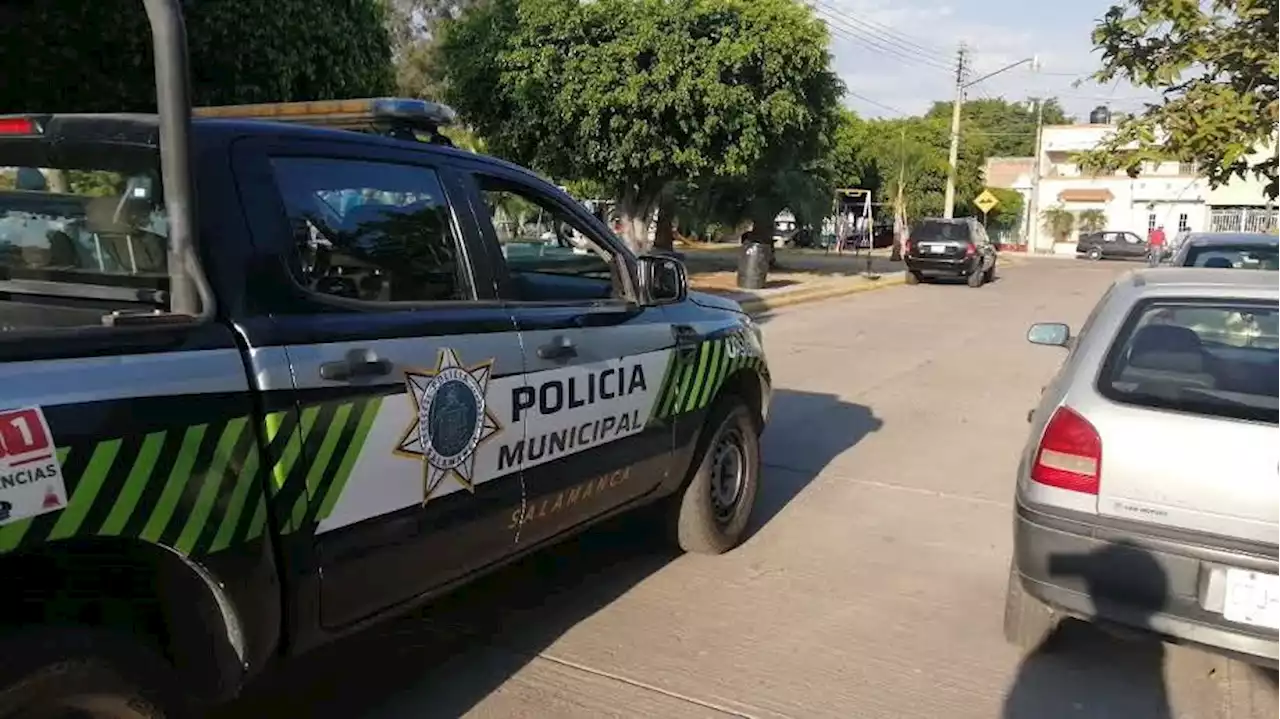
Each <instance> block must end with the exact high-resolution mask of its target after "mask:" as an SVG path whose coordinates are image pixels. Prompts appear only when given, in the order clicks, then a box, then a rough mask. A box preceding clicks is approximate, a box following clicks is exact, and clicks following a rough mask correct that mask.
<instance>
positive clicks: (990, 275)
mask: <svg viewBox="0 0 1280 719" xmlns="http://www.w3.org/2000/svg"><path fill="white" fill-rule="evenodd" d="M995 279H996V263H994V262H992V263H991V267H988V268H987V271H986V272H984V273H982V281H983V282H994V281H995Z"/></svg>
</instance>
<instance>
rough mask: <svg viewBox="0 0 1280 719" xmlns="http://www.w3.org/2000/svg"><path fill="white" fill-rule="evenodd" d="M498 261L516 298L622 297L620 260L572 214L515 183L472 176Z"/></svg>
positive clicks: (580, 298) (546, 300)
mask: <svg viewBox="0 0 1280 719" xmlns="http://www.w3.org/2000/svg"><path fill="white" fill-rule="evenodd" d="M476 179H477V180H478V182H479V185H480V193H481V198H482V200H483V202H484V204H485V208H486V209H487V210H488V214H489V219H490V221H491V222H492V225H493V231H494V234H495V235H496V237H497V240H498V243H499V245H501V250H502V257H503V261H504V262H505V263H506V266H507V270H508V271H509V272H510V273H511V276H512V278H513V280H514V281H515V285H516V288H517V291H518V293H519V299H521V300H526V301H535V302H557V301H585V300H609V299H611V298H617V297H621V296H622V293H623V288H622V284H621V280H620V272H621V269H620V267H619V258H618V257H616V256H615V255H614V252H613V251H612V250H611V249H610V248H609V247H608V246H607V245H605V244H602V243H601V242H600V241H597V240H595V239H592V235H591V231H590V230H589V229H587V228H586V227H585V226H584V225H583V224H582V223H580V222H579V221H578V219H577V218H576V217H574V216H573V215H571V214H570V213H567V212H565V211H563V210H562V209H561V208H559V207H558V206H557V205H556V204H555V203H554V202H551V201H548V200H546V199H545V198H542V197H539V196H538V194H537V193H535V192H532V191H530V190H529V189H528V188H525V187H523V186H521V185H519V184H515V183H509V182H506V181H504V180H500V179H498V178H493V177H488V176H484V175H477V176H476Z"/></svg>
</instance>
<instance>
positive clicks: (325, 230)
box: [271, 157, 474, 302]
mask: <svg viewBox="0 0 1280 719" xmlns="http://www.w3.org/2000/svg"><path fill="white" fill-rule="evenodd" d="M271 165H272V168H273V171H274V173H275V177H276V182H277V185H278V186H279V188H280V192H281V196H282V197H283V199H284V202H285V207H286V210H287V212H288V214H289V221H290V225H291V226H292V228H293V232H294V247H296V248H297V256H296V257H295V262H294V263H293V267H294V274H295V277H296V278H297V279H298V281H299V283H300V284H302V285H303V286H304V287H306V288H307V289H310V290H312V291H314V292H317V293H319V294H322V295H330V296H335V297H343V298H346V299H352V300H360V301H364V302H442V301H449V300H467V299H471V298H472V297H474V294H473V293H472V291H471V283H470V280H469V275H468V273H467V271H466V263H465V262H464V261H463V259H462V255H461V253H460V252H459V249H458V232H457V231H456V229H455V225H454V223H453V218H452V216H451V214H450V212H449V206H448V203H447V202H446V200H445V196H444V190H443V189H442V188H441V185H440V180H439V177H438V176H437V175H436V173H435V172H434V171H433V170H430V169H428V168H425V167H418V166H415V165H401V164H396V163H387V162H366V161H358V160H343V159H328V158H306V157H277V158H274V159H273V160H272V161H271Z"/></svg>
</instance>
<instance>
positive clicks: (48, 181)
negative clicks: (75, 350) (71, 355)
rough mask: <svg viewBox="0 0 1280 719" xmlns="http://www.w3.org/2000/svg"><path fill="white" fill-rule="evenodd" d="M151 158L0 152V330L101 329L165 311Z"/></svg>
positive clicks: (30, 148)
mask: <svg viewBox="0 0 1280 719" xmlns="http://www.w3.org/2000/svg"><path fill="white" fill-rule="evenodd" d="M157 161H158V156H157V155H156V154H155V153H154V152H152V151H146V150H140V149H136V148H125V147H120V148H116V147H111V148H95V149H90V148H84V149H83V151H80V150H76V149H73V148H68V147H66V146H63V147H60V148H58V149H57V150H56V151H55V150H54V149H53V148H52V147H51V146H50V145H49V144H47V143H43V142H37V141H31V142H24V141H17V142H6V143H4V144H3V145H0V290H2V291H3V292H4V295H3V296H4V297H5V299H4V300H3V301H0V327H2V328H3V329H4V330H7V331H14V330H32V329H53V328H68V327H76V326H101V325H102V319H103V316H104V315H106V314H109V313H111V312H114V311H151V310H161V311H165V310H167V309H168V302H167V290H168V288H169V275H168V272H167V268H168V251H169V247H168V215H167V213H166V211H165V205H164V199H163V197H162V196H161V184H160V176H159V168H158V165H157Z"/></svg>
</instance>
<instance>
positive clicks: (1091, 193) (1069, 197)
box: [1058, 190, 1115, 202]
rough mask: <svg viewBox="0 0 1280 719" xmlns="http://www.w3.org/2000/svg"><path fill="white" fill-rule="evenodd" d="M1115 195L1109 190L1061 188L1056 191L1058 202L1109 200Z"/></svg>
mask: <svg viewBox="0 0 1280 719" xmlns="http://www.w3.org/2000/svg"><path fill="white" fill-rule="evenodd" d="M1113 199H1115V195H1112V194H1111V190H1063V191H1062V192H1059V193H1058V202H1111V200H1113Z"/></svg>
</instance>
